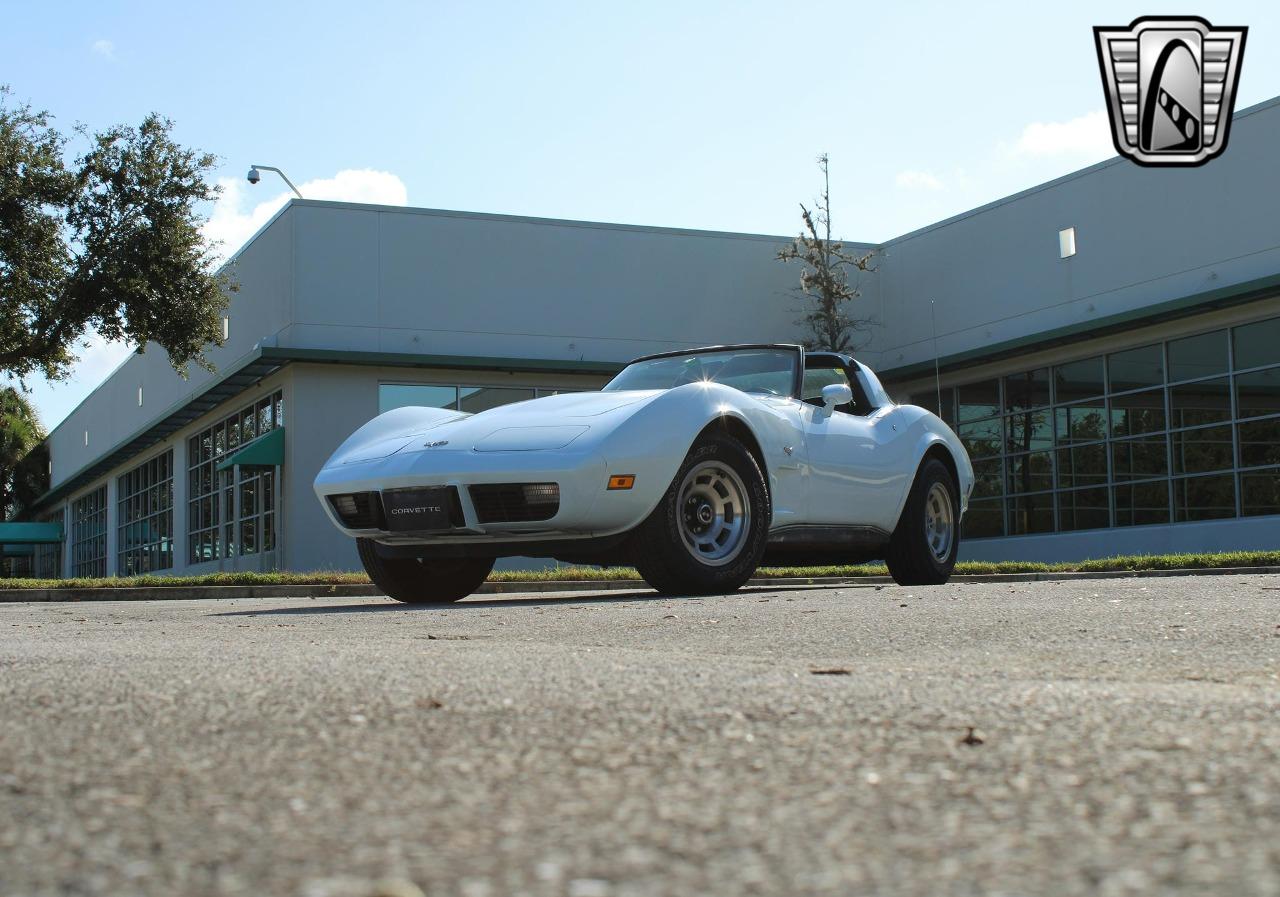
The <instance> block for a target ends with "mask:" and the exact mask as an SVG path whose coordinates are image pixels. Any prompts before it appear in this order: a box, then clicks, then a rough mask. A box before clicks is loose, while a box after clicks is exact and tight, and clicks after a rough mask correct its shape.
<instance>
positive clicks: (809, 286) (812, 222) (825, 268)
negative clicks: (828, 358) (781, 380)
mask: <svg viewBox="0 0 1280 897" xmlns="http://www.w3.org/2000/svg"><path fill="white" fill-rule="evenodd" d="M818 167H819V168H820V169H822V196H821V197H819V198H818V201H817V203H816V204H815V207H814V208H813V210H812V211H811V210H810V209H808V208H807V207H806V206H805V204H804V203H800V216H801V218H803V219H804V230H803V231H801V232H800V235H799V236H798V237H796V238H795V239H794V240H792V241H791V245H790V246H787V247H786V248H784V249H781V250H779V251H778V260H779V261H782V262H791V261H798V262H800V263H801V264H802V265H803V266H804V270H802V271H801V272H800V285H799V286H798V287H796V288H795V289H794V290H793V291H792V292H793V293H794V294H795V295H797V296H800V297H801V298H802V300H803V301H804V303H805V305H804V310H803V314H802V316H801V317H800V319H799V320H797V321H796V323H797V324H800V325H802V326H803V327H804V328H805V330H806V331H807V333H808V335H807V337H806V338H805V341H804V343H805V347H806V348H809V349H825V350H828V351H832V352H847V351H849V350H850V349H852V348H854V346H853V337H854V334H856V333H859V332H861V331H864V330H866V329H867V325H868V324H869V323H870V320H869V319H867V318H859V317H855V316H854V315H853V314H852V313H851V310H850V306H851V304H852V303H853V301H854V300H855V299H857V298H858V297H859V296H860V295H861V293H860V292H859V290H858V287H857V284H856V283H852V284H851V283H850V282H849V272H850V271H851V270H852V271H856V272H858V273H865V272H869V271H872V272H873V271H875V270H876V269H875V267H874V266H872V264H871V261H872V259H873V258H874V257H875V254H876V252H875V250H874V249H873V250H871V251H870V252H866V253H857V252H850V251H849V250H847V249H845V247H844V244H843V243H841V242H839V241H835V240H832V239H831V177H830V174H829V172H828V165H827V154H826V153H823V154H822V155H821V156H819V157H818Z"/></svg>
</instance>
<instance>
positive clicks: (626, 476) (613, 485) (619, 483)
mask: <svg viewBox="0 0 1280 897" xmlns="http://www.w3.org/2000/svg"><path fill="white" fill-rule="evenodd" d="M635 484H636V475H635V474H634V473H620V474H616V475H615V476H611V477H609V488H610V489H630V488H631V487H632V486H634V485H635Z"/></svg>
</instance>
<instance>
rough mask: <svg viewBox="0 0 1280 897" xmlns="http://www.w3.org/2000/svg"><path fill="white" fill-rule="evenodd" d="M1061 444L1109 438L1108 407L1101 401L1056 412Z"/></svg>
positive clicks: (1069, 406)
mask: <svg viewBox="0 0 1280 897" xmlns="http://www.w3.org/2000/svg"><path fill="white" fill-rule="evenodd" d="M1054 414H1055V417H1056V423H1055V426H1056V428H1057V433H1058V442H1059V443H1068V442H1093V441H1095V440H1098V439H1106V438H1107V405H1106V402H1103V401H1101V400H1099V401H1097V402H1085V403H1084V404H1082V405H1066V406H1064V407H1062V408H1057V409H1055V410H1054Z"/></svg>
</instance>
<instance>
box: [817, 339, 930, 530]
mask: <svg viewBox="0 0 1280 897" xmlns="http://www.w3.org/2000/svg"><path fill="white" fill-rule="evenodd" d="M829 383H847V384H848V385H849V387H850V389H851V390H852V392H853V397H854V400H853V402H852V403H850V404H849V405H841V406H838V407H837V408H826V407H823V406H822V404H821V401H822V387H823V386H826V385H827V384H829ZM802 398H803V399H804V402H803V404H802V405H801V418H802V423H803V426H804V430H805V445H806V449H807V454H808V460H809V465H810V475H809V487H808V506H809V507H808V517H809V520H810V522H811V523H815V524H848V525H853V524H860V525H870V526H875V527H878V528H880V529H883V530H885V531H886V532H888V531H891V530H892V529H893V527H894V525H895V524H896V522H897V513H898V504H899V501H900V499H901V497H902V493H903V489H904V487H905V477H906V476H909V474H908V473H904V470H903V457H904V456H905V454H906V453H907V451H908V448H909V447H908V446H906V445H905V444H904V443H905V435H906V434H905V433H899V429H898V425H899V417H900V414H899V412H898V409H897V407H896V406H894V405H891V404H887V405H881V406H878V407H877V406H875V405H873V404H872V402H871V400H870V399H869V398H868V396H867V392H866V390H865V389H864V388H863V386H862V384H861V383H860V382H859V378H858V377H857V370H856V368H850V367H849V366H848V365H847V364H846V363H845V361H844V360H843V358H841V357H840V356H838V355H826V354H821V355H811V356H808V357H807V358H806V361H805V376H804V395H803V396H802Z"/></svg>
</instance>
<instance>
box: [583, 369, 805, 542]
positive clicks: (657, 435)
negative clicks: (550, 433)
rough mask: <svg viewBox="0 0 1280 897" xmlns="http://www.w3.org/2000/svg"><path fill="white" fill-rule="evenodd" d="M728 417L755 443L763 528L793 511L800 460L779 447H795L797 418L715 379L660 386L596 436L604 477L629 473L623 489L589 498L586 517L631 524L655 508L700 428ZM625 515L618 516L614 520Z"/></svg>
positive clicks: (796, 504)
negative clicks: (591, 509) (766, 502)
mask: <svg viewBox="0 0 1280 897" xmlns="http://www.w3.org/2000/svg"><path fill="white" fill-rule="evenodd" d="M725 418H732V419H734V420H735V421H737V422H738V423H740V424H741V425H742V426H744V427H745V428H746V429H747V430H748V431H749V432H750V433H751V436H752V438H753V439H754V440H755V442H756V445H757V447H758V448H759V450H760V456H761V457H760V459H759V460H761V461H763V464H762V467H763V470H762V472H763V473H764V475H765V478H766V482H767V484H768V487H769V492H770V497H771V499H772V505H773V515H772V516H773V519H772V521H771V526H776V525H779V521H780V520H782V521H786V520H789V519H791V518H792V517H794V516H796V515H797V514H798V513H799V512H800V510H801V503H800V497H801V495H802V482H801V477H802V474H803V471H802V468H801V464H800V459H799V458H797V459H796V460H795V462H794V463H792V461H791V458H790V455H789V454H788V453H787V452H784V450H783V447H784V446H786V447H788V448H791V449H794V447H795V446H797V445H801V444H802V436H801V435H800V434H799V432H798V429H797V428H798V419H797V417H796V415H795V413H794V410H792V413H791V414H788V413H787V408H786V406H785V404H777V405H775V404H772V400H769V399H765V400H759V399H756V398H754V397H753V396H750V395H747V394H745V393H742V392H739V391H738V390H736V389H733V388H731V387H727V386H724V385H722V384H719V383H690V384H685V385H683V386H679V387H676V388H675V389H671V390H668V391H667V392H665V393H663V394H662V395H661V396H659V397H658V398H657V399H655V400H654V401H652V402H650V403H648V404H647V405H645V406H644V407H642V408H640V409H638V410H637V411H636V412H635V413H634V414H632V415H631V416H630V417H629V418H628V419H627V420H625V421H623V422H621V423H619V424H618V425H617V426H616V427H615V428H614V429H613V430H612V432H610V433H609V434H608V435H607V436H605V437H604V438H603V439H601V441H600V444H599V451H600V453H601V454H602V455H603V456H604V458H605V462H606V466H607V470H608V473H609V474H610V475H618V474H629V475H633V476H635V478H636V479H635V485H634V487H633V488H632V489H631V490H629V492H628V494H625V495H623V494H615V493H611V494H607V495H605V496H602V497H601V498H599V499H597V502H596V505H595V514H594V516H595V517H596V518H597V519H600V520H602V521H608V522H609V528H611V529H612V528H614V527H617V528H618V529H625V528H629V527H633V526H637V525H639V524H640V523H641V522H642V521H643V520H644V519H645V518H646V517H648V516H649V514H651V513H652V512H653V510H654V508H656V507H657V506H658V502H659V501H660V500H661V499H662V496H663V495H664V494H665V493H666V491H667V488H668V487H669V486H670V485H671V483H672V481H673V480H674V479H675V476H676V473H677V472H678V471H679V469H680V466H681V464H683V463H684V459H685V458H686V457H687V456H688V454H689V450H690V449H691V448H692V447H693V444H694V441H695V440H696V439H697V437H698V434H700V433H701V432H702V431H703V430H704V429H706V428H707V426H709V425H711V424H714V423H716V422H717V421H721V420H723V419H725ZM624 516H625V520H624V519H621V518H622V517H624Z"/></svg>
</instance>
